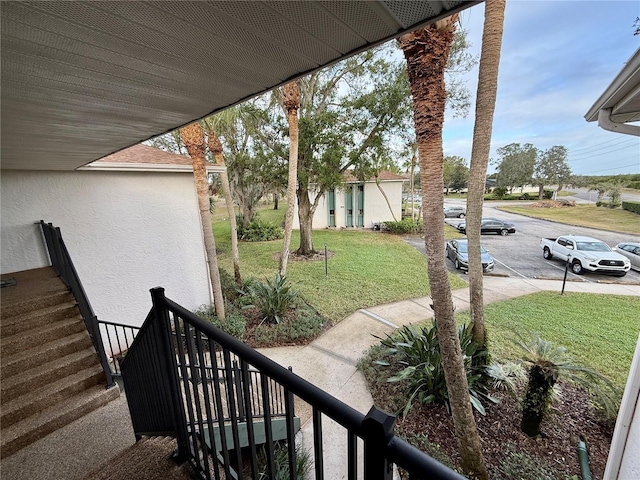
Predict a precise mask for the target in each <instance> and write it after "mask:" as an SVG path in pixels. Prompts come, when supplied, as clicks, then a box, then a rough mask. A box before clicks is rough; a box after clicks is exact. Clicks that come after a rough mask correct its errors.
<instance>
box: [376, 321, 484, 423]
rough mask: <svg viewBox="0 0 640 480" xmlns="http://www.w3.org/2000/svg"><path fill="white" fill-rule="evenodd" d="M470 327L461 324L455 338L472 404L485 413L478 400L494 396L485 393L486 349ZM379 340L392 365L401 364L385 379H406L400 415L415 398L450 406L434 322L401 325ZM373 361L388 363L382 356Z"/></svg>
mask: <svg viewBox="0 0 640 480" xmlns="http://www.w3.org/2000/svg"><path fill="white" fill-rule="evenodd" d="M472 329H473V324H471V323H470V324H469V325H466V326H465V325H461V326H460V327H459V328H458V338H459V340H460V347H461V349H462V354H463V357H464V363H465V370H466V372H467V382H468V384H469V398H470V400H471V404H472V405H473V406H474V408H475V409H476V410H478V411H479V412H480V413H481V414H483V415H484V414H485V410H484V407H483V405H482V403H481V402H480V400H481V399H487V400H491V401H495V400H494V399H493V398H491V397H490V396H489V395H488V393H487V382H488V376H487V374H486V370H485V367H483V366H482V363H483V362H482V360H483V357H486V356H487V351H486V350H484V349H479V348H478V344H477V343H475V342H474V341H473V338H472ZM381 344H382V345H383V346H385V347H387V351H386V355H387V356H388V357H389V358H390V359H391V360H393V361H394V365H395V366H396V367H404V368H403V369H402V370H400V371H399V372H398V373H396V374H395V375H394V376H392V377H389V378H387V382H401V381H406V382H407V385H408V388H407V396H408V400H407V403H406V405H405V407H404V411H403V415H406V414H407V412H408V411H409V410H410V408H411V405H412V404H413V401H414V400H417V401H418V402H419V403H422V404H430V403H438V404H444V405H445V406H446V407H447V410H449V395H448V392H447V383H446V380H445V376H444V367H443V365H442V358H441V355H440V344H439V343H438V338H437V335H436V325H435V324H433V326H431V327H428V326H425V327H417V326H414V325H407V326H404V327H402V328H401V329H400V330H398V331H397V332H396V333H394V334H393V336H389V335H387V338H386V339H384V340H382V341H381ZM376 363H377V364H378V365H383V366H385V365H387V366H388V365H391V363H390V362H388V361H385V360H378V361H377V362H376Z"/></svg>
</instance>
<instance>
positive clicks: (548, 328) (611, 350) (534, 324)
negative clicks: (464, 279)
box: [459, 292, 640, 388]
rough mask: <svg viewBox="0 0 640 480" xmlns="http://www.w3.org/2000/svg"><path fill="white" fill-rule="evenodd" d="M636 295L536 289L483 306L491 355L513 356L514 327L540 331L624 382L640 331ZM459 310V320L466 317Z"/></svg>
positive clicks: (515, 351)
mask: <svg viewBox="0 0 640 480" xmlns="http://www.w3.org/2000/svg"><path fill="white" fill-rule="evenodd" d="M638 312H640V297H631V296H622V295H620V296H618V295H594V294H587V293H565V294H564V295H559V294H558V293H556V292H540V293H535V294H532V295H527V296H524V297H518V298H514V299H511V300H507V301H504V302H500V303H496V304H492V305H487V306H486V307H485V322H486V326H487V334H488V338H489V348H490V350H491V353H492V355H493V356H494V358H497V359H500V358H506V359H516V358H518V357H519V355H520V353H519V352H520V350H519V349H518V348H517V347H516V346H515V345H514V344H513V339H514V338H515V332H519V333H520V334H521V335H523V336H526V335H527V334H528V333H533V332H539V333H540V336H541V337H542V338H544V339H546V340H549V341H551V342H552V343H553V344H554V345H557V346H564V347H566V349H567V352H568V353H569V354H571V355H572V356H573V357H574V358H575V359H577V360H579V361H581V362H583V363H586V364H588V365H590V366H591V367H593V368H595V369H596V370H598V371H599V372H600V373H602V374H603V375H605V376H606V377H607V378H609V379H610V380H611V381H612V382H614V383H615V384H616V385H617V386H618V387H620V388H624V385H625V382H626V379H627V375H628V373H629V367H630V366H631V359H632V358H633V352H634V349H635V346H636V341H637V339H638V333H639V332H640V318H639V317H638ZM468 318H469V317H468V315H465V314H461V315H460V316H459V321H463V322H466V321H468Z"/></svg>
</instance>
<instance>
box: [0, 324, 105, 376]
mask: <svg viewBox="0 0 640 480" xmlns="http://www.w3.org/2000/svg"><path fill="white" fill-rule="evenodd" d="M87 348H93V344H92V343H91V337H89V334H88V333H87V332H86V330H84V331H81V332H78V333H74V334H72V335H68V336H66V337H63V338H59V339H56V340H53V341H50V342H46V343H43V344H42V345H38V346H36V347H34V348H31V349H26V350H22V351H20V352H18V353H16V354H14V355H4V353H5V352H2V353H3V355H2V358H1V360H0V380H2V381H3V382H4V379H7V378H10V377H12V376H14V375H17V374H19V373H21V372H24V371H26V370H31V369H32V368H36V367H38V366H39V365H44V364H46V363H48V362H50V361H55V360H56V359H58V358H62V357H65V356H67V355H70V354H72V353H74V352H78V351H80V350H84V349H87Z"/></svg>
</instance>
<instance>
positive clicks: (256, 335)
mask: <svg viewBox="0 0 640 480" xmlns="http://www.w3.org/2000/svg"><path fill="white" fill-rule="evenodd" d="M292 308H293V311H294V313H295V317H294V318H290V319H289V318H288V319H287V320H285V321H281V322H280V323H275V324H268V325H267V324H261V325H259V326H258V327H257V328H256V329H255V330H254V332H253V343H252V344H254V345H263V346H271V345H275V344H282V343H297V342H299V341H301V340H308V339H312V338H315V337H317V336H318V335H319V334H320V332H321V331H322V327H323V326H324V322H325V319H324V317H322V316H321V315H320V314H319V313H318V312H317V311H316V310H314V309H313V308H312V307H310V306H309V305H307V304H306V303H304V301H302V299H300V298H298V299H297V300H295V301H294V302H293V305H292Z"/></svg>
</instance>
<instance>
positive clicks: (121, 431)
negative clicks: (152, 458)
mask: <svg viewBox="0 0 640 480" xmlns="http://www.w3.org/2000/svg"><path fill="white" fill-rule="evenodd" d="M561 288H562V282H559V281H557V280H530V279H517V278H511V277H491V276H485V277H484V299H485V303H494V302H499V301H502V300H506V299H509V298H514V297H518V296H522V295H526V294H529V293H534V292H537V291H542V290H551V291H557V292H560V289H561ZM566 291H572V292H589V293H606V294H618V295H635V296H640V286H638V285H628V284H627V285H625V284H601V283H589V282H567V286H566ZM453 300H454V304H455V308H456V311H464V310H466V309H468V308H469V292H468V289H467V288H464V289H459V290H454V291H453ZM430 304H431V299H430V298H429V297H422V298H415V299H410V300H403V301H400V302H394V303H390V304H386V305H378V306H376V307H372V308H369V309H367V310H359V311H357V312H355V313H353V314H352V315H350V316H349V317H347V318H345V319H344V320H343V321H341V322H340V323H339V324H337V325H336V326H335V327H333V328H331V329H330V330H329V331H328V332H326V333H325V334H324V335H322V336H321V337H319V338H317V339H316V340H315V341H313V342H312V343H310V344H309V345H306V346H304V347H281V348H267V349H261V350H260V351H261V352H262V353H263V354H265V355H266V356H268V357H270V358H271V359H273V360H274V361H276V362H278V363H279V364H281V365H283V366H285V367H289V366H291V367H293V371H294V373H296V374H297V375H299V376H300V377H302V378H304V379H306V380H308V381H310V382H311V383H313V384H315V385H316V386H318V387H319V388H320V389H322V390H325V391H326V392H328V393H329V394H331V395H333V396H335V397H336V398H338V399H340V400H342V401H343V402H345V403H346V404H348V405H350V406H351V407H353V408H355V409H356V410H358V411H360V412H362V413H363V414H366V413H367V411H368V410H369V408H370V407H371V405H372V404H373V401H372V398H371V395H370V393H369V391H368V389H367V386H366V383H365V380H364V377H363V376H362V374H361V373H360V372H359V371H357V369H356V362H357V361H358V359H359V358H360V357H361V356H362V355H363V354H364V353H365V352H366V351H367V349H368V348H369V347H370V346H371V345H373V344H374V343H376V342H378V339H377V338H375V336H374V335H376V336H379V337H384V336H385V334H387V333H391V332H392V331H393V330H394V329H395V328H397V327H400V326H402V325H406V324H408V323H413V322H418V321H424V320H427V319H429V318H432V317H433V312H432V310H431V308H430V307H429V305H430ZM125 393H126V392H125ZM124 399H125V396H124V395H121V397H120V399H118V400H116V401H114V402H111V403H109V404H108V405H106V406H104V407H102V408H100V409H98V410H96V411H94V412H92V413H90V414H89V415H87V416H85V417H83V418H82V419H80V420H77V421H75V422H73V423H71V424H69V425H67V426H66V427H63V428H62V429H60V430H57V431H56V432H54V433H53V434H51V435H48V436H47V437H45V438H43V439H41V440H38V441H37V442H35V443H33V444H31V445H29V446H28V447H26V448H24V449H22V450H20V451H19V452H17V453H15V454H14V455H12V456H10V457H8V458H6V459H3V460H2V463H1V464H0V466H1V469H2V477H3V478H5V477H6V478H12V479H14V480H21V479H25V480H26V479H29V480H35V479H39V480H49V479H51V480H53V479H58V478H65V479H68V480H74V479H81V478H83V477H84V476H86V475H87V474H88V473H89V472H90V471H92V470H94V469H95V468H96V467H97V466H99V465H100V464H101V463H102V462H104V461H105V460H106V459H107V458H110V457H112V456H114V455H117V454H118V453H119V452H120V451H122V450H124V449H126V448H127V447H129V446H130V445H132V444H133V443H134V440H135V439H134V436H133V431H132V429H131V420H130V418H129V411H128V408H127V405H126V402H125V400H124ZM296 414H297V415H298V416H299V417H300V418H301V420H302V422H303V426H302V439H303V443H304V444H305V446H306V447H307V448H309V446H310V445H311V443H310V442H311V441H312V438H313V437H312V431H313V430H312V423H313V422H311V421H309V420H310V418H311V414H312V412H311V409H310V407H309V406H308V405H306V404H302V403H301V402H297V403H296ZM322 433H323V440H324V441H323V443H324V462H325V478H331V479H340V478H346V465H347V448H346V438H347V435H346V432H345V430H344V429H343V428H342V427H340V426H338V425H337V424H335V423H334V422H333V421H330V420H329V419H327V418H323V431H322ZM311 451H312V450H311ZM358 451H359V452H360V453H361V452H362V448H361V446H359V447H358Z"/></svg>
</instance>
